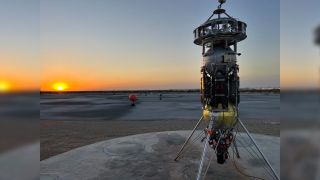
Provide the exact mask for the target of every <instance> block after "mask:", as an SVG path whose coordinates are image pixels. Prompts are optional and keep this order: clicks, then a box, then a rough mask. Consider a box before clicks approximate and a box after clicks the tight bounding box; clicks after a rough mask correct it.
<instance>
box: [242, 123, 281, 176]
mask: <svg viewBox="0 0 320 180" xmlns="http://www.w3.org/2000/svg"><path fill="white" fill-rule="evenodd" d="M238 121H239V123H240V125H241V126H242V127H243V129H244V130H245V132H246V133H247V135H248V136H249V138H250V140H251V141H252V142H253V144H254V146H255V147H256V148H257V149H258V151H259V153H260V154H261V156H262V158H263V160H264V161H265V162H266V163H267V165H268V166H269V168H270V169H271V171H272V173H273V175H274V176H275V178H276V179H277V180H280V178H279V176H278V174H277V173H276V171H275V170H274V169H273V167H272V166H271V164H270V162H269V161H268V159H267V158H266V156H265V155H264V154H263V152H262V151H261V150H260V147H259V146H258V144H257V143H256V141H255V140H254V139H253V137H252V136H251V134H250V132H249V131H248V129H247V128H246V126H245V125H244V124H243V123H242V121H241V120H240V119H239V118H238Z"/></svg>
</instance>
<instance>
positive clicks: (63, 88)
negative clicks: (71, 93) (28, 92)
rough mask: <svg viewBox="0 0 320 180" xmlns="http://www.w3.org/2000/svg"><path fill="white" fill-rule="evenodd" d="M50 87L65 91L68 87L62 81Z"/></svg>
mask: <svg viewBox="0 0 320 180" xmlns="http://www.w3.org/2000/svg"><path fill="white" fill-rule="evenodd" d="M52 87H53V89H54V90H55V91H65V90H67V89H68V88H69V86H68V84H66V83H63V82H57V83H54V84H53V86H52Z"/></svg>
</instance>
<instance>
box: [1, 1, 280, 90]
mask: <svg viewBox="0 0 320 180" xmlns="http://www.w3.org/2000/svg"><path fill="white" fill-rule="evenodd" d="M0 1H1V0H0ZM216 7H217V2H216V1H215V0H202V1H199V0H161V1H159V0H135V1H133V0H41V1H37V0H29V1H25V0H2V1H1V6H0V8H1V11H0V13H1V16H0V23H1V26H2V28H0V37H1V38H2V39H1V41H0V46H1V47H4V50H3V51H5V52H8V53H9V54H8V55H6V56H4V55H1V59H5V60H6V61H5V63H6V65H7V66H8V67H9V66H10V67H11V66H12V67H15V68H16V72H19V73H20V75H24V76H27V75H28V76H32V77H30V78H27V79H32V78H33V79H35V81H36V79H39V71H40V78H41V80H40V81H41V82H40V83H41V89H42V90H49V89H50V88H51V86H52V83H54V82H56V81H66V82H67V83H69V84H70V87H71V89H73V90H103V89H168V88H199V81H200V66H201V64H202V57H201V48H200V47H198V46H196V45H194V44H193V34H192V31H193V29H194V28H195V27H197V26H198V25H200V24H201V23H203V22H204V21H205V20H206V19H207V18H208V17H209V16H210V14H211V13H212V11H213V10H214V9H215V8H216ZM224 7H225V9H226V10H227V12H228V13H229V14H230V15H232V16H234V17H236V18H239V19H241V20H243V21H245V22H247V24H248V29H247V33H248V39H247V40H245V41H243V42H241V43H240V44H239V51H240V52H241V53H242V56H240V58H239V64H240V76H241V87H278V86H279V83H280V82H279V81H280V80H279V79H280V78H279V76H280V75H279V68H280V67H279V66H280V65H279V56H280V52H279V50H280V25H279V23H280V12H279V10H280V4H279V1H278V0H259V1H257V0H241V1H239V0H228V1H227V3H226V4H225V5H224ZM39 39H40V43H39ZM39 52H40V54H39ZM11 56H13V57H15V58H13V59H16V60H12V59H10V57H11ZM32 59H33V60H32ZM39 59H40V61H39ZM11 72H12V70H11ZM0 75H1V74H0ZM2 76H3V75H2ZM9 76H10V75H7V77H9ZM24 79H25V78H24ZM27 84H28V83H27Z"/></svg>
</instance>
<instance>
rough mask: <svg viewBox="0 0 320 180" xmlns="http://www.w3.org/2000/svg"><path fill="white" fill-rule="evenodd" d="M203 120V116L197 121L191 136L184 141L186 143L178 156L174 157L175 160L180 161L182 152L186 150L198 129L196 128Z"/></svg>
mask: <svg viewBox="0 0 320 180" xmlns="http://www.w3.org/2000/svg"><path fill="white" fill-rule="evenodd" d="M202 120H203V116H202V117H201V118H200V119H199V121H198V122H197V124H196V126H195V127H194V128H193V130H192V132H191V133H190V135H189V137H188V138H187V140H186V141H185V142H184V144H183V145H182V147H181V149H180V151H179V152H178V154H177V156H176V158H175V159H174V160H175V161H178V160H179V157H180V156H181V154H182V151H183V150H184V148H185V147H186V145H187V144H188V143H189V141H190V139H191V137H192V135H193V134H194V132H195V131H196V129H197V128H198V126H199V125H200V123H201V122H202Z"/></svg>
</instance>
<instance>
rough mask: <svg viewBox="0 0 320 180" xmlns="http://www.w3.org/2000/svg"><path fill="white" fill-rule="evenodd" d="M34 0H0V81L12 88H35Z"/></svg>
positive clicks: (37, 9) (36, 10) (36, 4)
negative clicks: (7, 83)
mask: <svg viewBox="0 0 320 180" xmlns="http://www.w3.org/2000/svg"><path fill="white" fill-rule="evenodd" d="M39 12H40V5H39V1H37V0H28V1H25V0H0V62H1V66H0V82H1V81H2V82H4V81H7V82H10V84H11V86H13V87H12V88H15V89H38V88H39V68H40V66H39V20H40V19H39Z"/></svg>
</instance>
